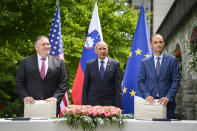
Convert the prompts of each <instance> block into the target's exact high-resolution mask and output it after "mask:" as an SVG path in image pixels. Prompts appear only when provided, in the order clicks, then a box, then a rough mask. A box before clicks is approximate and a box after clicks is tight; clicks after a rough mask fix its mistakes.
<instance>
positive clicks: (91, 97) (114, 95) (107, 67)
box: [82, 42, 122, 107]
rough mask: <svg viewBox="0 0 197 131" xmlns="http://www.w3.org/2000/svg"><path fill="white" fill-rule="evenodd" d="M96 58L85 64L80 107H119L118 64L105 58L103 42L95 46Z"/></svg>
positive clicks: (105, 45)
mask: <svg viewBox="0 0 197 131" xmlns="http://www.w3.org/2000/svg"><path fill="white" fill-rule="evenodd" d="M95 53H96V54H97V55H98V58H96V59H94V60H91V61H89V62H87V64H86V69H85V77H84V84H83V92H82V105H102V106H116V107H121V101H122V100H121V73H120V63H119V62H118V61H116V60H114V59H111V58H109V57H107V53H108V48H107V44H106V43H105V42H98V43H97V44H96V48H95Z"/></svg>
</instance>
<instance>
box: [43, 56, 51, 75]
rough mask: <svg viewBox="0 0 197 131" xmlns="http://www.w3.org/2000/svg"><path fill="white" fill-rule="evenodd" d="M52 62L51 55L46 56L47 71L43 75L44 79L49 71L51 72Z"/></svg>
mask: <svg viewBox="0 0 197 131" xmlns="http://www.w3.org/2000/svg"><path fill="white" fill-rule="evenodd" d="M52 62H53V61H52V57H51V56H50V55H49V56H48V70H47V73H46V76H45V78H44V79H46V78H47V77H48V76H49V74H50V72H51V69H52V66H53V64H52Z"/></svg>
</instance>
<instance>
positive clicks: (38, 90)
mask: <svg viewBox="0 0 197 131" xmlns="http://www.w3.org/2000/svg"><path fill="white" fill-rule="evenodd" d="M35 50H36V52H37V54H35V55H31V56H28V57H25V58H23V60H22V62H21V64H20V66H19V69H18V72H17V75H16V89H17V92H18V94H19V96H20V98H21V99H22V100H23V101H24V102H25V103H30V104H34V103H35V100H46V101H47V102H51V101H57V113H59V104H60V102H61V100H62V98H63V96H64V94H65V91H66V89H67V71H66V67H65V63H64V60H62V59H59V58H56V57H53V56H50V55H49V53H50V43H49V39H48V38H47V37H46V36H38V37H37V38H36V40H35Z"/></svg>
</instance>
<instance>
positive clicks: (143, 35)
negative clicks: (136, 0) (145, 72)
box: [122, 5, 152, 114]
mask: <svg viewBox="0 0 197 131" xmlns="http://www.w3.org/2000/svg"><path fill="white" fill-rule="evenodd" d="M151 55H152V50H151V47H150V38H149V34H148V25H147V20H146V12H145V10H144V7H143V5H142V6H141V11H140V15H139V18H138V23H137V27H136V30H135V35H134V38H133V43H132V46H131V52H130V54H129V58H128V62H127V66H126V70H125V74H124V78H123V83H122V110H123V113H124V114H130V113H134V96H135V95H136V96H140V97H141V94H140V92H139V90H138V86H137V78H138V72H139V69H140V65H141V61H142V59H144V58H147V57H150V56H151Z"/></svg>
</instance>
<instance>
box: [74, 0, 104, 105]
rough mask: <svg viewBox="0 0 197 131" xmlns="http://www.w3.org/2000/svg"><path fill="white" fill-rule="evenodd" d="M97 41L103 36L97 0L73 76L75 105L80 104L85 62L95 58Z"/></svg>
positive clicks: (101, 39)
mask: <svg viewBox="0 0 197 131" xmlns="http://www.w3.org/2000/svg"><path fill="white" fill-rule="evenodd" d="M99 41H103V37H102V32H101V25H100V20H99V15H98V8H97V2H95V7H94V12H93V14H92V18H91V22H90V26H89V29H88V34H87V37H86V41H85V46H84V47H83V52H82V56H81V60H80V62H79V66H78V69H77V74H76V77H75V82H74V85H73V88H72V100H73V103H74V104H75V105H81V100H82V99H81V98H82V90H83V80H84V73H85V67H86V63H87V62H88V61H90V60H92V59H95V58H97V55H96V54H95V52H94V49H95V46H96V43H97V42H99Z"/></svg>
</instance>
